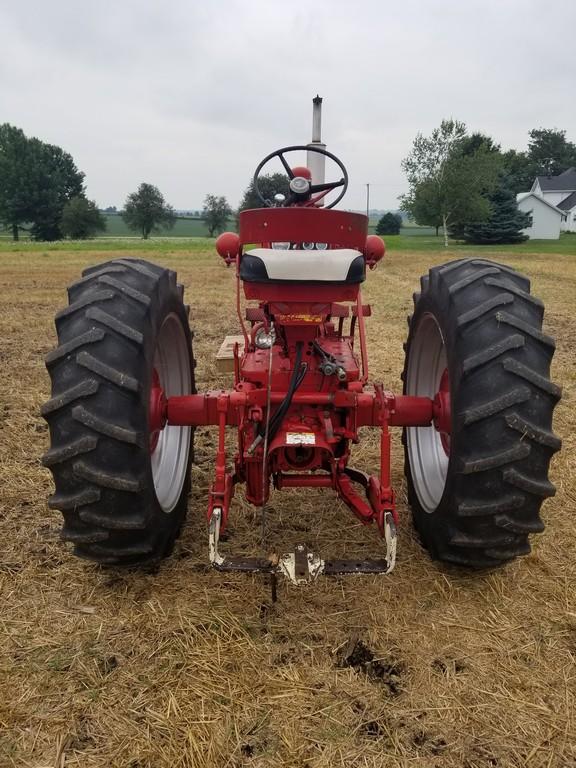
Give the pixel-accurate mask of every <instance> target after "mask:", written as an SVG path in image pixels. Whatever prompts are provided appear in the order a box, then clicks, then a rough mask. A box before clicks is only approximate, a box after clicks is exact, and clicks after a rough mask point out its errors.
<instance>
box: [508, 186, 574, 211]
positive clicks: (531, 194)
mask: <svg viewBox="0 0 576 768" xmlns="http://www.w3.org/2000/svg"><path fill="white" fill-rule="evenodd" d="M527 197H535V198H536V200H538V201H539V202H540V203H544V205H547V206H548V208H552V210H553V211H556V213H558V214H560V216H564V215H565V214H564V211H561V210H560V209H559V208H558V207H557V206H555V205H552V203H549V202H548V200H545V199H544V198H543V197H542V196H541V195H537V194H536V192H520V193H519V194H517V195H516V202H517V203H519V202H520V201H521V200H525V199H526V198H527ZM570 197H572V195H570Z"/></svg>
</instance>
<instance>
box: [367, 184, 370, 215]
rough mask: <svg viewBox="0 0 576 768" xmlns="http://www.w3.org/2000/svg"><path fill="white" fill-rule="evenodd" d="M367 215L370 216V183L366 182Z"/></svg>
mask: <svg viewBox="0 0 576 768" xmlns="http://www.w3.org/2000/svg"><path fill="white" fill-rule="evenodd" d="M366 216H368V218H370V184H366Z"/></svg>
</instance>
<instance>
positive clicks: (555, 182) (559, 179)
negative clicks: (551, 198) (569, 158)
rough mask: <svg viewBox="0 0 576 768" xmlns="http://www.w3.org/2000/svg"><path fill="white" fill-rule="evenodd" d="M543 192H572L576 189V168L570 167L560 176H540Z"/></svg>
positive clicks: (539, 180) (538, 179) (538, 178)
mask: <svg viewBox="0 0 576 768" xmlns="http://www.w3.org/2000/svg"><path fill="white" fill-rule="evenodd" d="M537 181H538V184H540V189H541V190H542V192H568V191H570V192H572V191H573V190H576V168H568V169H567V170H566V171H564V173H560V174H558V176H538V177H537Z"/></svg>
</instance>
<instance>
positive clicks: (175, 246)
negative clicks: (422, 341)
mask: <svg viewBox="0 0 576 768" xmlns="http://www.w3.org/2000/svg"><path fill="white" fill-rule="evenodd" d="M196 221H197V220H196ZM177 226H178V225H177ZM214 240H215V239H214V238H209V237H207V236H200V237H198V236H186V235H176V236H175V235H174V233H173V232H171V233H170V235H168V236H161V235H159V236H154V237H152V238H150V239H149V240H142V238H139V237H133V236H127V237H125V236H122V235H121V234H119V233H116V234H115V235H113V236H112V235H109V236H108V237H100V238H96V239H94V240H76V241H68V240H64V241H58V242H54V243H42V242H40V243H34V242H30V241H29V240H21V241H20V242H18V243H13V242H12V240H10V239H8V238H1V237H0V253H7V252H8V253H9V252H10V251H13V252H30V253H42V254H45V255H48V254H49V253H52V252H54V251H67V252H71V251H74V252H82V251H95V252H109V251H124V252H125V251H132V252H134V251H135V250H138V251H145V252H149V251H153V252H155V253H163V254H169V253H171V252H173V251H187V252H189V253H191V254H193V253H200V252H204V253H205V252H207V251H212V252H214ZM384 240H385V241H386V249H387V252H388V253H394V252H397V251H415V250H417V251H435V252H440V253H442V254H443V257H444V258H445V259H450V258H453V257H455V256H458V255H465V254H470V253H474V254H478V253H480V254H502V253H506V254H518V255H521V254H566V255H573V256H576V234H563V235H561V236H560V239H559V240H527V241H526V242H525V243H519V244H518V245H504V246H503V245H492V246H487V245H484V246H482V245H464V244H461V243H455V242H453V241H451V242H450V244H449V246H448V248H444V246H443V242H442V238H441V237H436V236H435V235H430V234H428V235H425V234H424V235H420V236H418V237H413V236H412V235H411V234H408V233H406V232H405V231H404V230H402V234H401V235H387V236H386V237H385V238H384Z"/></svg>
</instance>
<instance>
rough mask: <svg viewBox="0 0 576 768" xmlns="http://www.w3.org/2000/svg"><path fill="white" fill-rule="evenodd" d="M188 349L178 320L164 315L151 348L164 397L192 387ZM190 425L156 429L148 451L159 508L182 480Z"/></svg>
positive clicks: (170, 505)
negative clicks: (149, 452) (154, 437)
mask: <svg viewBox="0 0 576 768" xmlns="http://www.w3.org/2000/svg"><path fill="white" fill-rule="evenodd" d="M189 359H190V357H189V351H188V346H187V341H186V336H185V334H184V329H183V328H182V323H181V322H180V320H179V318H178V316H177V315H175V314H174V313H172V314H170V315H168V316H167V317H166V319H165V320H164V322H163V323H162V327H161V328H160V333H159V334H158V340H157V342H156V349H155V350H154V368H155V369H156V373H157V374H158V378H159V380H160V386H161V387H162V389H163V390H164V394H165V396H166V397H171V396H174V395H189V394H190V392H191V389H192V380H191V373H190V362H189ZM190 430H191V428H190V427H178V426H173V425H167V426H165V427H164V429H162V430H160V433H159V436H158V442H157V443H156V446H155V448H154V451H153V452H152V454H151V457H150V460H151V465H152V477H153V479H154V490H155V491H156V497H157V499H158V502H159V504H160V506H161V507H162V510H163V511H164V512H166V513H167V514H168V513H170V512H172V510H173V509H174V507H175V506H176V504H177V503H178V499H179V498H180V494H181V493H182V488H183V487H184V482H185V480H186V471H187V467H188V454H189V451H190Z"/></svg>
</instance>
